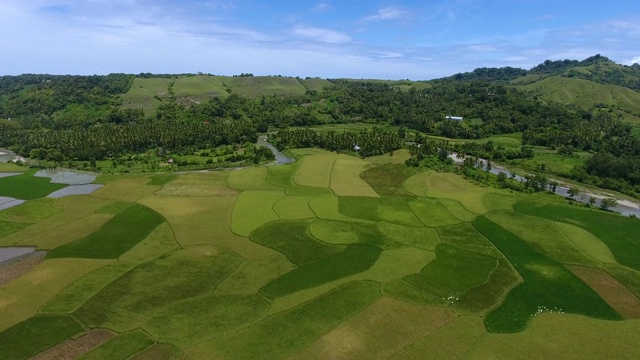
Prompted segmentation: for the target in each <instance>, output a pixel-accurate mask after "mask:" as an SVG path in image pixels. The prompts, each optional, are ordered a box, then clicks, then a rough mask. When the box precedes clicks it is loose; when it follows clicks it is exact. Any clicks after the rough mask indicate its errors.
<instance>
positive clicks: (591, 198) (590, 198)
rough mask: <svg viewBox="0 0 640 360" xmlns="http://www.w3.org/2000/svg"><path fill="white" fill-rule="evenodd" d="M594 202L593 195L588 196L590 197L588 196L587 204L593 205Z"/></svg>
mask: <svg viewBox="0 0 640 360" xmlns="http://www.w3.org/2000/svg"><path fill="white" fill-rule="evenodd" d="M595 204H596V198H595V197H593V196H590V197H589V205H590V206H593V205H595Z"/></svg>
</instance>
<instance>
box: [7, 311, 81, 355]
mask: <svg viewBox="0 0 640 360" xmlns="http://www.w3.org/2000/svg"><path fill="white" fill-rule="evenodd" d="M83 331H84V329H83V328H82V326H81V325H80V324H78V322H76V321H75V320H74V319H73V318H72V317H70V316H36V317H32V318H30V319H28V320H25V321H23V322H21V323H18V324H16V325H14V326H12V327H10V328H9V329H7V330H6V331H4V332H2V333H0V358H1V359H7V360H9V359H27V358H30V357H32V356H33V355H36V354H37V353H39V352H41V351H42V350H45V349H47V348H49V347H51V346H54V345H56V344H58V343H60V342H63V341H64V340H67V339H68V338H70V337H72V336H74V335H76V334H79V333H81V332H83Z"/></svg>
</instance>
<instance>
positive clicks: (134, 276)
mask: <svg viewBox="0 0 640 360" xmlns="http://www.w3.org/2000/svg"><path fill="white" fill-rule="evenodd" d="M178 80H181V79H178ZM213 80H214V79H213V77H211V78H206V77H193V78H187V79H184V81H191V82H196V83H198V84H197V85H198V89H200V90H201V92H204V93H199V95H198V94H188V93H186V92H184V91H183V90H184V89H182V90H181V88H180V86H179V85H180V84H179V81H178V82H176V85H175V91H176V93H180V94H182V95H180V96H187V97H193V98H194V99H197V96H205V95H203V94H205V93H206V92H209V91H216V90H215V89H217V86H222V84H218V83H216V82H215V81H213ZM258 80H261V79H259V78H257V79H253V80H252V81H258ZM262 80H265V81H266V79H262ZM212 81H213V82H212ZM216 81H217V80H216ZM225 81H226V80H225ZM234 81H235V80H234ZM243 81H244V82H246V81H247V80H238V81H235V82H233V83H231V82H229V83H228V84H226V85H225V86H231V87H233V88H234V89H236V90H238V91H239V90H240V89H242V86H243V84H244V82H243ZM296 81H297V80H296ZM297 84H299V85H300V86H303V84H304V82H297ZM135 85H136V83H134V87H135ZM140 85H143V86H147V85H149V86H151V87H153V86H160V85H162V86H165V85H166V84H155V85H153V84H150V83H149V84H143V83H140V84H138V86H140ZM267 85H268V84H267ZM276 85H278V84H273V86H276ZM280 85H282V84H280ZM280 85H278V86H280ZM290 85H291V86H293V85H294V84H290ZM295 86H298V85H295ZM307 86H311V85H310V84H307ZM313 86H320V85H319V84H315V85H313ZM132 89H133V88H132ZM134 90H135V91H134ZM134 90H132V91H133V92H132V94H130V95H131V96H130V98H131V99H133V98H134V97H135V96H143V95H144V96H147V97H152V96H153V95H154V94H156V92H155V91H150V90H149V91H147V90H148V89H147V90H145V89H144V88H138V89H134ZM143 90H144V91H143ZM234 91H235V90H234ZM273 91H276V92H277V91H278V90H277V89H276V88H274V89H273ZM135 92H138V93H139V94H135ZM145 92H146V93H145ZM154 101H157V102H159V101H158V100H154ZM198 101H199V100H198ZM149 105H150V106H151V105H153V104H149ZM124 106H127V105H126V104H125V105H124ZM292 152H293V154H294V155H295V156H296V157H297V158H298V161H296V162H294V163H292V164H286V165H281V166H277V165H270V166H263V167H255V168H248V169H242V170H234V171H220V172H211V173H184V174H148V175H147V174H136V175H118V176H100V177H99V178H98V181H97V182H99V183H103V184H104V186H103V187H102V188H100V189H99V190H98V191H96V192H95V193H93V194H91V195H82V196H74V197H68V198H61V199H47V198H43V196H45V195H46V194H48V193H49V192H51V185H52V184H50V183H49V182H48V179H42V178H38V179H39V180H35V182H34V180H32V179H31V180H27V182H26V183H27V184H29V187H28V188H27V186H25V185H22V184H19V185H18V186H17V187H15V186H12V187H11V191H12V194H14V195H15V194H20V192H21V191H22V192H28V194H27V195H28V196H29V199H30V200H29V201H27V202H26V203H24V204H23V205H20V206H16V207H14V208H11V209H7V210H3V211H0V245H1V246H14V245H18V246H34V247H36V248H38V249H44V250H48V254H47V256H46V258H45V260H44V261H43V262H41V263H39V264H36V265H34V266H33V267H32V268H29V269H25V270H24V273H19V274H18V275H15V278H11V279H10V280H8V282H7V283H5V284H4V285H0V358H2V359H26V358H29V357H31V356H34V355H37V354H39V353H41V352H42V351H44V350H47V349H48V350H47V351H55V350H57V348H56V346H58V345H60V344H62V343H65V342H67V341H76V340H78V339H82V338H83V337H82V336H89V335H81V334H85V333H86V334H89V333H90V331H89V330H92V329H105V330H107V331H109V332H110V334H111V333H112V335H113V336H112V337H111V338H108V339H104V340H101V341H99V342H96V343H95V344H92V345H91V346H88V347H87V348H86V349H84V350H83V354H81V355H82V357H81V358H83V359H104V358H109V359H154V360H155V359H200V358H219V359H296V358H305V359H306V358H327V357H332V358H350V359H351V358H355V359H358V358H362V359H372V358H382V357H384V358H390V359H409V358H439V359H440V358H442V359H447V358H450V359H460V358H470V359H475V358H478V359H483V358H487V357H491V356H493V353H492V352H491V351H492V349H495V350H496V354H498V355H496V356H497V357H498V358H532V357H533V358H536V357H546V356H547V355H548V357H556V358H564V357H571V356H572V355H573V353H569V352H566V351H564V349H563V346H564V345H561V344H564V342H570V341H573V340H575V341H583V342H585V344H587V345H585V346H586V347H589V346H591V345H590V344H592V343H595V342H597V343H606V344H617V345H616V346H617V348H616V350H615V351H614V352H613V353H615V357H616V358H622V357H628V358H637V357H639V356H640V352H639V351H638V349H637V347H635V346H629V344H635V342H634V341H636V340H637V336H636V335H634V334H638V333H640V328H639V327H638V322H637V321H638V320H637V319H633V317H632V316H631V315H626V314H634V313H637V309H633V308H629V309H625V310H628V311H624V312H623V311H620V313H618V312H617V311H616V310H614V309H619V306H632V305H630V304H636V303H637V299H635V298H628V299H626V300H625V299H624V298H621V299H614V300H616V303H615V305H616V306H618V307H614V304H613V303H612V304H611V305H610V304H609V303H608V302H607V301H611V297H608V296H602V297H601V296H600V295H599V294H602V291H603V290H602V289H603V288H600V287H598V288H597V289H596V288H591V287H590V285H587V284H586V283H585V282H583V281H582V280H581V279H580V278H579V277H577V276H576V275H574V273H573V272H571V271H569V270H568V268H567V266H568V267H571V266H574V267H575V266H582V267H583V268H587V267H588V268H591V269H594V270H597V271H599V273H604V274H606V275H607V279H614V280H616V281H617V282H619V283H620V284H622V286H623V287H624V288H626V289H628V290H629V292H627V293H624V294H623V295H624V296H632V297H640V280H639V279H640V240H638V234H640V222H639V221H638V220H637V219H630V218H624V217H622V216H618V215H615V214H609V213H604V212H601V211H597V210H584V209H581V208H578V207H575V206H566V205H563V204H561V202H560V201H557V199H556V201H553V202H551V201H549V202H545V201H544V197H541V196H532V195H526V194H514V193H510V192H508V191H503V190H497V189H492V188H486V187H480V186H477V185H474V184H472V183H471V182H469V181H467V180H465V179H464V178H462V177H461V176H459V175H455V174H445V173H436V172H433V171H427V172H420V171H419V170H418V169H410V168H406V167H404V166H403V165H401V164H400V163H401V161H396V159H395V158H396V157H398V158H400V156H401V155H402V153H401V152H398V153H397V154H394V155H393V156H391V155H390V154H387V155H382V156H377V157H372V158H369V159H357V158H352V157H348V156H347V155H342V154H340V155H339V154H335V153H330V152H327V151H323V150H318V149H297V150H293V151H292ZM402 156H403V155H402ZM19 176H22V177H23V178H24V179H30V177H31V178H33V174H32V173H30V172H28V171H27V172H25V173H24V174H23V175H16V176H12V177H7V178H3V179H0V180H7V179H12V181H14V183H15V179H16V178H18V177H19ZM18 179H20V178H18ZM42 180H44V181H42ZM14 183H12V184H14ZM0 189H6V187H4V186H2V184H0ZM16 189H17V190H16ZM0 195H1V194H0ZM9 196H12V195H9ZM25 198H26V197H25ZM20 264H21V263H18V265H20ZM6 269H13V268H9V267H3V266H0V278H2V277H3V276H6V275H4V274H5V273H6V274H9V272H8V270H6ZM599 269H602V270H603V271H602V270H599ZM11 271H14V270H11ZM595 273H598V272H594V274H595ZM12 274H13V273H12ZM11 276H14V275H11ZM605 280H606V279H604V278H603V280H602V281H605ZM601 283H602V282H601ZM590 284H592V285H591V286H594V285H593V284H596V285H597V284H599V283H598V282H597V281H595V282H590ZM621 294H622V293H621ZM620 296H622V295H620ZM634 299H635V300H634ZM631 300H633V301H631ZM620 304H623V305H620ZM624 304H627V305H624ZM621 314H625V315H624V317H629V316H631V318H626V319H625V318H624V317H623V315H621ZM565 323H566V324H567V327H568V328H569V329H571V330H570V331H571V333H570V334H568V333H567V334H563V331H564V330H563V329H564V324H565ZM88 331H89V332H88ZM550 331H552V332H553V333H551V334H550V333H549V332H550ZM567 331H569V330H567ZM549 336H552V337H553V338H554V341H556V343H557V344H559V345H557V346H555V347H553V346H550V345H549V344H547V340H546V339H547V337H549ZM65 344H66V343H65ZM536 344H537V345H538V346H537V347H536V346H535V345H536ZM61 346H62V345H61ZM64 346H67V345H64ZM566 348H567V349H574V350H572V351H574V352H575V353H576V354H578V353H579V354H585V352H584V351H582V350H581V349H579V348H576V347H575V346H573V345H571V344H568V345H566ZM623 350H624V351H626V352H623ZM538 351H539V353H538ZM592 352H593V353H594V354H601V352H598V350H592Z"/></svg>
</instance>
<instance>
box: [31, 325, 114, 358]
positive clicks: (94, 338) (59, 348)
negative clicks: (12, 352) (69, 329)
mask: <svg viewBox="0 0 640 360" xmlns="http://www.w3.org/2000/svg"><path fill="white" fill-rule="evenodd" d="M113 336H114V334H113V333H112V332H111V331H107V330H100V329H98V330H89V331H87V332H86V333H84V334H82V335H80V336H78V337H76V338H74V339H69V340H67V341H65V342H63V343H60V344H58V345H56V346H54V347H52V348H49V349H47V350H45V351H43V352H41V353H40V354H38V355H36V356H34V357H32V358H31V360H52V359H55V360H72V359H77V358H79V357H80V356H82V355H83V354H85V353H86V352H88V351H89V350H91V349H93V348H95V347H96V346H98V345H100V344H102V343H103V342H105V341H107V340H109V339H111V338H112V337H113Z"/></svg>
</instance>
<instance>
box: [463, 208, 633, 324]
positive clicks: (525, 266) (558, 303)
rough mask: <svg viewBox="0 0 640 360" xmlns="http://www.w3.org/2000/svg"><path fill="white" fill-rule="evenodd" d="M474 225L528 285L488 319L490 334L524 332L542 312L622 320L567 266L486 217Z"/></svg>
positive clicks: (517, 290) (479, 219)
mask: <svg viewBox="0 0 640 360" xmlns="http://www.w3.org/2000/svg"><path fill="white" fill-rule="evenodd" d="M473 225H474V227H475V228H476V229H478V230H479V231H480V232H481V233H482V234H484V235H485V236H486V237H487V238H489V239H490V240H491V241H492V242H493V243H494V244H495V245H496V246H497V247H498V248H499V249H500V250H501V251H502V252H503V253H504V254H505V255H506V256H507V258H508V259H509V260H510V261H511V263H512V264H513V266H514V267H515V268H516V270H517V271H518V272H519V273H520V275H521V276H522V278H523V279H524V282H523V283H522V284H520V285H518V286H516V287H515V288H513V289H512V290H511V291H510V292H509V294H508V295H507V297H506V298H505V299H504V301H503V302H502V304H500V306H499V307H497V308H496V309H494V310H493V311H491V312H490V313H489V314H488V315H487V316H486V317H485V325H486V327H487V330H488V331H489V332H497V333H513V332H519V331H522V330H523V329H524V328H525V327H526V325H527V323H528V322H529V320H530V319H531V318H532V317H534V316H535V315H536V314H538V313H540V312H541V311H542V312H544V311H560V312H567V313H575V314H582V315H587V316H591V317H595V318H601V319H607V320H620V319H621V316H620V315H619V314H618V313H617V312H616V311H615V310H613V309H612V308H611V307H610V306H609V305H608V304H607V303H606V302H604V301H603V300H602V298H600V296H598V294H597V293H596V292H595V291H593V290H592V289H591V288H590V287H588V286H587V285H586V284H585V283H583V282H582V281H581V280H580V279H578V278H577V277H576V276H575V275H573V274H572V273H571V272H570V271H569V270H567V269H566V268H565V267H564V266H562V265H561V264H559V263H558V262H556V261H553V260H551V259H549V258H548V257H546V256H544V255H543V254H542V253H540V252H538V251H536V250H535V249H534V248H533V247H531V246H530V245H528V244H527V243H526V242H525V241H523V240H522V239H520V238H518V237H517V236H516V235H514V234H513V233H511V232H509V231H507V230H505V229H504V228H502V227H501V226H500V225H498V224H496V223H494V222H492V221H490V220H489V219H487V218H485V217H480V218H477V219H476V220H475V221H474V222H473Z"/></svg>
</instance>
